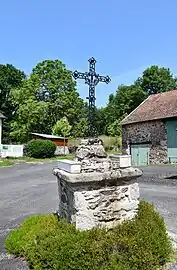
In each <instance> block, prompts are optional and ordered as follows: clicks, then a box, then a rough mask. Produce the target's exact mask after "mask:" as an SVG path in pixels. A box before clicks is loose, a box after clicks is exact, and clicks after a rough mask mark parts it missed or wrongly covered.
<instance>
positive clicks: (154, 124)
mask: <svg viewBox="0 0 177 270" xmlns="http://www.w3.org/2000/svg"><path fill="white" fill-rule="evenodd" d="M120 124H121V126H122V153H123V154H130V155H131V156H132V165H147V164H159V163H167V162H170V163H171V162H176V161H177V90H173V91H168V92H165V93H160V94H154V95H151V96H149V97H148V98H147V99H146V100H145V101H143V102H142V103H141V104H140V105H139V106H138V107H137V108H136V109H135V110H134V111H132V112H131V113H130V114H129V115H128V116H126V117H125V118H124V119H123V120H122V121H121V123H120Z"/></svg>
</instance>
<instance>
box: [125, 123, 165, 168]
mask: <svg viewBox="0 0 177 270" xmlns="http://www.w3.org/2000/svg"><path fill="white" fill-rule="evenodd" d="M131 143H149V162H150V164H158V163H165V162H168V153H167V133H166V128H165V124H164V122H163V121H162V120H154V121H149V122H141V123H135V124H129V125H125V126H123V127H122V153H123V154H130V145H131Z"/></svg>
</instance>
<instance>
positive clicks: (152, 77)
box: [135, 65, 177, 94]
mask: <svg viewBox="0 0 177 270" xmlns="http://www.w3.org/2000/svg"><path fill="white" fill-rule="evenodd" d="M135 84H136V85H138V86H140V87H141V88H142V89H143V90H144V91H145V92H146V93H148V94H157V93H162V92H167V91H169V90H175V89H177V79H176V78H175V77H174V76H173V74H172V73H171V71H170V69H169V68H164V67H158V66H155V65H154V66H151V67H149V68H147V69H146V70H145V71H144V72H143V75H142V77H139V78H138V79H137V80H136V81H135Z"/></svg>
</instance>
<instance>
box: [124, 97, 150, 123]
mask: <svg viewBox="0 0 177 270" xmlns="http://www.w3.org/2000/svg"><path fill="white" fill-rule="evenodd" d="M150 97H151V95H150V96H148V97H147V98H146V99H145V100H143V101H142V102H141V103H140V104H139V105H138V107H136V108H135V109H134V110H133V111H132V112H131V113H129V114H128V115H127V116H126V117H125V118H124V119H123V120H122V121H121V122H120V125H122V124H123V122H124V121H126V119H127V118H128V117H130V116H131V115H132V114H133V113H134V112H135V111H136V110H138V108H139V107H140V106H141V105H143V104H144V103H145V102H146V101H147V100H148V99H149V98H150Z"/></svg>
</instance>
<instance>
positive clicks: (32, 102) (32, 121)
mask: <svg viewBox="0 0 177 270" xmlns="http://www.w3.org/2000/svg"><path fill="white" fill-rule="evenodd" d="M38 88H39V82H38V80H34V78H33V80H31V79H26V80H24V81H23V84H22V86H21V87H19V88H13V89H12V90H11V99H12V101H13V104H14V105H15V106H16V112H15V115H14V119H13V121H12V122H11V132H10V137H11V138H12V140H13V141H15V142H21V143H24V142H27V141H28V140H29V139H30V133H31V132H42V131H43V130H44V129H45V119H46V117H47V115H48V106H47V104H46V102H44V101H37V100H36V98H35V95H34V94H35V93H36V91H37V90H38Z"/></svg>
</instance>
